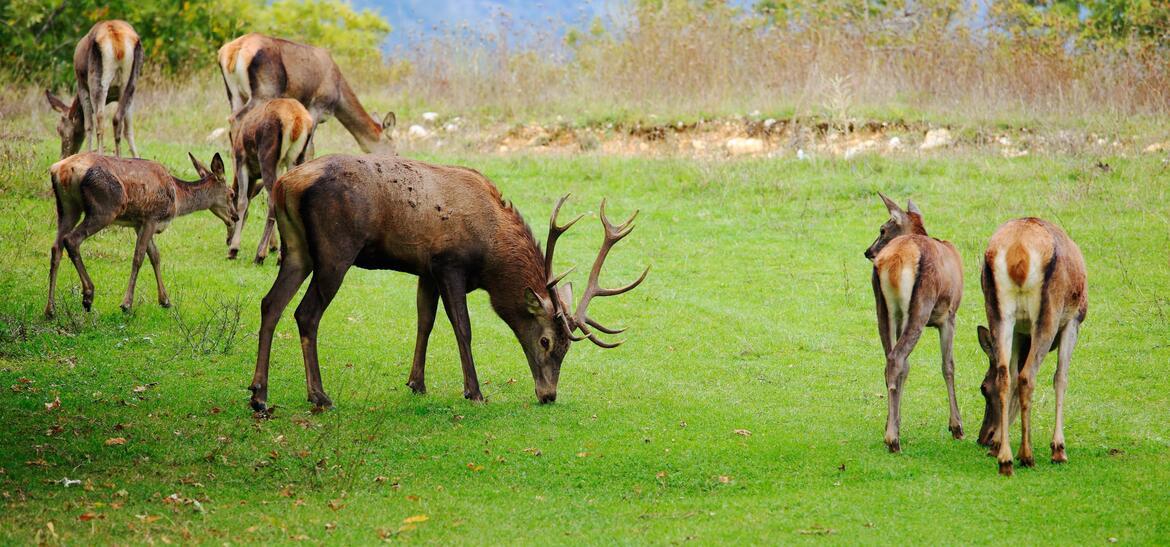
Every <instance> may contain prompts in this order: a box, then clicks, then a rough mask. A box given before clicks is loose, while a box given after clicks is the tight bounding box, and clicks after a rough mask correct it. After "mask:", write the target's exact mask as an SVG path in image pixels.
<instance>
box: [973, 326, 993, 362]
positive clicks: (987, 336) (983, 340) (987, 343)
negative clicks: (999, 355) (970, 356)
mask: <svg viewBox="0 0 1170 547" xmlns="http://www.w3.org/2000/svg"><path fill="white" fill-rule="evenodd" d="M976 330H978V331H979V347H981V348H983V352H984V353H986V354H988V355H991V331H989V330H987V327H985V326H983V325H979V327H978V328H977V329H976Z"/></svg>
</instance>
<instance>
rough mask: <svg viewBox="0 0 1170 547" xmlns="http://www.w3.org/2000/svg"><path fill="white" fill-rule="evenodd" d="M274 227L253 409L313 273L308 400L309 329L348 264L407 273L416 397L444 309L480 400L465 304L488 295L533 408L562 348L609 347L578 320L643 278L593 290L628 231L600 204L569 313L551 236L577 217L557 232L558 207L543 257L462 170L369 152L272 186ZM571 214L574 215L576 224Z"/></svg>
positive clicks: (308, 304) (308, 298) (318, 400)
mask: <svg viewBox="0 0 1170 547" xmlns="http://www.w3.org/2000/svg"><path fill="white" fill-rule="evenodd" d="M273 200H274V202H275V203H276V219H277V223H278V224H279V225H280V233H281V237H282V238H283V243H284V251H285V254H284V256H283V257H282V262H281V265H280V271H279V272H278V273H277V278H276V281H275V282H274V283H273V286H272V289H271V290H270V291H269V292H268V295H267V296H265V298H264V300H263V302H262V303H261V326H260V346H259V351H258V352H257V361H256V373H255V375H254V376H253V379H252V384H251V386H250V389H251V390H252V392H253V395H252V401H251V403H252V407H253V408H254V409H256V410H263V409H264V408H265V406H266V400H267V391H268V385H267V382H268V364H269V355H270V353H271V345H272V334H273V331H274V329H275V326H276V322H277V320H279V318H280V315H281V313H282V312H283V310H284V307H285V306H287V305H288V302H289V300H291V298H292V296H293V295H294V294H295V293H296V292H297V289H298V287H299V286H300V285H301V283H303V282H304V280H305V279H306V278H307V277H308V276H309V275H310V273H311V274H312V281H310V283H309V289H308V291H307V292H306V293H305V297H304V299H302V301H301V303H300V305H299V306H298V307H297V312H296V319H297V325H298V328H299V329H300V332H301V341H302V348H303V351H304V358H305V370H306V380H307V385H308V392H309V401H310V402H311V403H313V404H315V405H318V406H328V405H330V404H331V401H330V400H329V398H328V397H327V396H326V395H325V391H324V388H323V387H322V385H321V376H320V371H319V365H318V360H317V350H316V333H317V325H318V323H319V321H320V317H321V315H322V314H323V313H324V310H325V308H326V307H327V306H328V305H329V302H330V301H331V300H332V298H333V296H334V295H335V294H336V292H337V290H338V289H339V288H340V286H341V280H342V279H343V278H344V275H345V272H346V271H347V270H348V269H349V268H350V267H351V266H357V267H359V268H366V269H390V270H396V271H401V272H406V273H411V274H414V275H417V276H418V278H419V281H418V292H417V294H416V305H417V311H418V331H417V337H416V341H415V352H414V362H413V366H412V367H411V372H410V377H409V380H408V381H407V385H408V386H410V387H411V389H413V390H414V391H415V392H417V393H425V392H426V382H425V362H426V349H427V342H428V340H429V337H430V333H431V329H432V327H433V325H434V320H435V314H436V308H437V305H438V302H439V300H440V299H442V301H443V306H444V309H445V311H446V313H447V317H448V318H449V319H450V321H451V325H452V327H453V328H454V330H455V338H456V341H457V342H458V345H459V356H460V362H461V364H462V366H463V380H464V383H463V394H464V396H465V397H466V398H468V399H471V400H476V401H480V400H483V394H482V393H481V391H480V385H479V380H478V377H477V375H476V371H475V363H474V361H473V359H472V355H471V323H470V318H469V317H468V313H467V304H466V295H467V293H468V292H470V291H473V290H475V289H477V288H482V289H484V290H485V291H487V292H488V295H489V296H490V298H491V304H492V308H493V309H494V310H495V312H496V314H497V315H499V316H500V318H501V319H503V320H504V322H505V323H506V324H507V325H508V326H509V327H510V328H511V329H512V331H513V333H514V334H515V336H516V339H517V341H519V342H520V345H521V347H522V348H523V350H524V355H525V357H526V359H527V361H528V366H529V369H530V370H531V372H532V378H533V380H534V382H535V387H536V396H537V399H538V400H539V401H540V402H542V403H551V402H553V401H555V400H556V394H557V385H558V381H559V379H560V370H561V363H562V361H563V360H564V357H565V354H566V353H567V352H568V350H569V346H570V344H571V343H572V342H573V341H576V340H584V339H589V340H590V341H592V342H593V343H595V344H597V345H599V346H601V347H614V346H616V345H617V343H611V342H606V341H604V340H602V339H601V337H600V336H599V333H605V334H616V333H619V332H621V330H620V329H611V328H608V327H605V326H603V325H602V324H600V323H598V322H597V321H595V320H594V319H592V318H591V317H590V316H589V315H588V307H589V303H590V302H591V301H592V300H593V299H594V298H595V297H602V296H613V295H617V294H621V293H624V292H626V291H629V290H631V289H633V288H634V287H636V286H638V284H640V283H641V282H642V280H643V279H645V277H646V272H643V273H642V275H641V276H640V277H639V278H638V279H637V280H636V281H634V282H633V283H631V284H629V285H627V286H625V287H621V288H618V289H606V288H602V287H601V286H600V284H599V281H598V278H599V276H600V272H601V268H602V266H603V265H604V262H605V259H606V256H607V255H608V253H609V251H610V249H611V248H612V247H613V245H614V244H616V243H617V242H618V241H619V240H621V239H622V238H624V237H626V236H627V235H629V233H630V231H631V230H632V229H633V225H632V224H631V222H632V220H633V217H631V218H630V220H628V221H626V222H625V223H623V224H621V225H617V226H615V225H613V224H612V223H611V222H610V221H609V218H608V217H607V216H606V214H605V204H604V202H603V203H602V210H601V222H602V225H603V227H604V230H605V239H604V241H603V243H602V245H601V250H600V251H599V253H598V256H597V258H596V259H595V261H594V264H593V270H592V271H591V272H590V275H589V283H588V287H587V288H586V289H585V292H584V294H583V295H582V296H581V299H580V300H579V301H578V302H577V305H576V308H572V307H571V303H572V289H571V288H570V287H569V285H568V284H564V285H561V281H563V279H564V275H565V274H562V275H560V276H554V275H552V270H551V268H552V264H553V262H552V259H553V254H554V251H555V247H556V243H557V239H558V238H559V236H561V235H562V234H563V233H564V231H565V230H567V229H568V227H569V226H571V225H572V224H573V223H575V222H576V221H577V219H575V220H573V221H571V222H569V223H568V224H566V225H560V224H558V223H557V213H558V212H559V210H560V208H561V206H562V205H563V204H564V201H565V199H564V198H562V199H561V200H560V201H558V202H557V205H556V207H555V208H554V211H553V215H552V217H551V219H550V222H549V238H548V245H547V252H546V253H541V251H540V247H539V246H538V245H537V243H536V240H535V238H534V237H533V235H532V231H531V230H530V229H529V228H528V226H527V225H526V224H525V223H524V221H523V219H521V217H520V215H519V213H517V212H516V210H515V209H514V208H513V207H512V206H511V205H509V204H507V203H505V202H504V201H503V199H502V198H501V196H500V193H499V190H498V189H496V187H495V185H493V184H492V183H491V181H489V180H487V178H485V177H484V176H483V175H481V174H479V173H478V172H476V171H474V170H471V169H466V168H462V167H453V166H442V165H433V164H428V163H424V162H420V161H414V160H407V159H403V158H398V157H393V156H386V155H381V154H373V155H366V156H327V157H324V158H319V159H317V160H314V161H311V162H308V163H306V164H304V165H301V166H300V167H297V168H296V169H293V170H291V171H289V172H288V173H287V174H285V175H284V176H283V177H281V178H280V179H279V180H278V181H277V183H276V186H275V188H274V190H273ZM579 218H580V217H578V219H579Z"/></svg>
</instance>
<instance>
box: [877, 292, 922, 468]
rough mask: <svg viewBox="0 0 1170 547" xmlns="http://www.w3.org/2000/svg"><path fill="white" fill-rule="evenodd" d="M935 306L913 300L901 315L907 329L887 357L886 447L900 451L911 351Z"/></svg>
mask: <svg viewBox="0 0 1170 547" xmlns="http://www.w3.org/2000/svg"><path fill="white" fill-rule="evenodd" d="M933 309H934V303H933V302H922V301H921V300H920V299H919V300H912V301H911V302H910V309H909V310H907V311H906V312H905V313H903V314H902V321H901V323H902V324H903V326H904V328H903V329H902V330H901V332H900V333H899V335H898V341H897V342H895V343H894V347H893V348H892V349H891V350H890V355H889V356H888V357H887V358H886V390H887V398H888V399H889V414H888V415H887V417H886V438H885V441H886V446H888V447H889V448H890V452H901V450H902V443H901V427H902V393H903V391H904V390H903V388H904V386H905V383H906V375H907V374H908V373H909V372H910V361H909V357H910V352H911V351H913V350H914V346H915V345H917V344H918V338H919V337H921V336H922V330H923V329H924V328H925V327H926V322H927V321H928V320H930V312H931V310H933Z"/></svg>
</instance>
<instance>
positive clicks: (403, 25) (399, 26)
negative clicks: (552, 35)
mask: <svg viewBox="0 0 1170 547" xmlns="http://www.w3.org/2000/svg"><path fill="white" fill-rule="evenodd" d="M622 4H624V3H623V2H616V1H612V0H610V1H606V0H595V1H588V0H587V1H582V2H578V1H572V0H551V1H547V0H546V1H543V2H531V1H525V0H353V5H354V7H356V8H359V9H366V8H368V9H373V10H377V11H378V12H380V13H381V14H382V15H383V16H384V17H385V18H386V20H387V21H389V22H390V24H391V25H393V26H394V31H393V32H392V33H390V38H389V40H388V43H387V46H388V47H390V48H393V47H395V46H399V45H403V44H406V43H407V42H408V41H409V40H410V39H411V38H418V37H420V36H427V35H429V34H431V33H433V32H434V29H435V27H436V26H440V25H460V24H464V23H466V24H468V25H469V26H470V27H471V28H473V29H482V30H485V31H486V30H491V29H493V28H495V24H496V23H497V21H499V17H500V14H501V13H504V14H506V17H507V18H509V19H511V21H512V23H513V26H515V27H523V26H525V25H531V26H533V27H535V28H540V29H542V30H548V25H550V20H551V25H553V26H554V29H553V30H555V31H556V32H563V30H564V28H565V26H566V25H575V26H584V25H586V24H588V23H589V21H591V20H592V19H593V18H594V17H597V16H602V17H609V16H610V15H612V14H616V13H618V12H620V10H621V6H622Z"/></svg>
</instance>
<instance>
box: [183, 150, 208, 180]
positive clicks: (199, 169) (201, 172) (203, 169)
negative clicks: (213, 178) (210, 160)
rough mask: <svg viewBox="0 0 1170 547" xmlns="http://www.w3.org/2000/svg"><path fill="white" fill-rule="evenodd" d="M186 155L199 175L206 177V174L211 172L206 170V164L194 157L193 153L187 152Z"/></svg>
mask: <svg viewBox="0 0 1170 547" xmlns="http://www.w3.org/2000/svg"><path fill="white" fill-rule="evenodd" d="M187 157H188V158H191V165H194V166H195V172H196V173H199V176H200V177H206V176H207V175H209V174H210V173H211V172H210V171H208V170H207V166H206V165H203V162H201V161H199V160H197V159H195V154H192V153H190V152H187Z"/></svg>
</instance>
